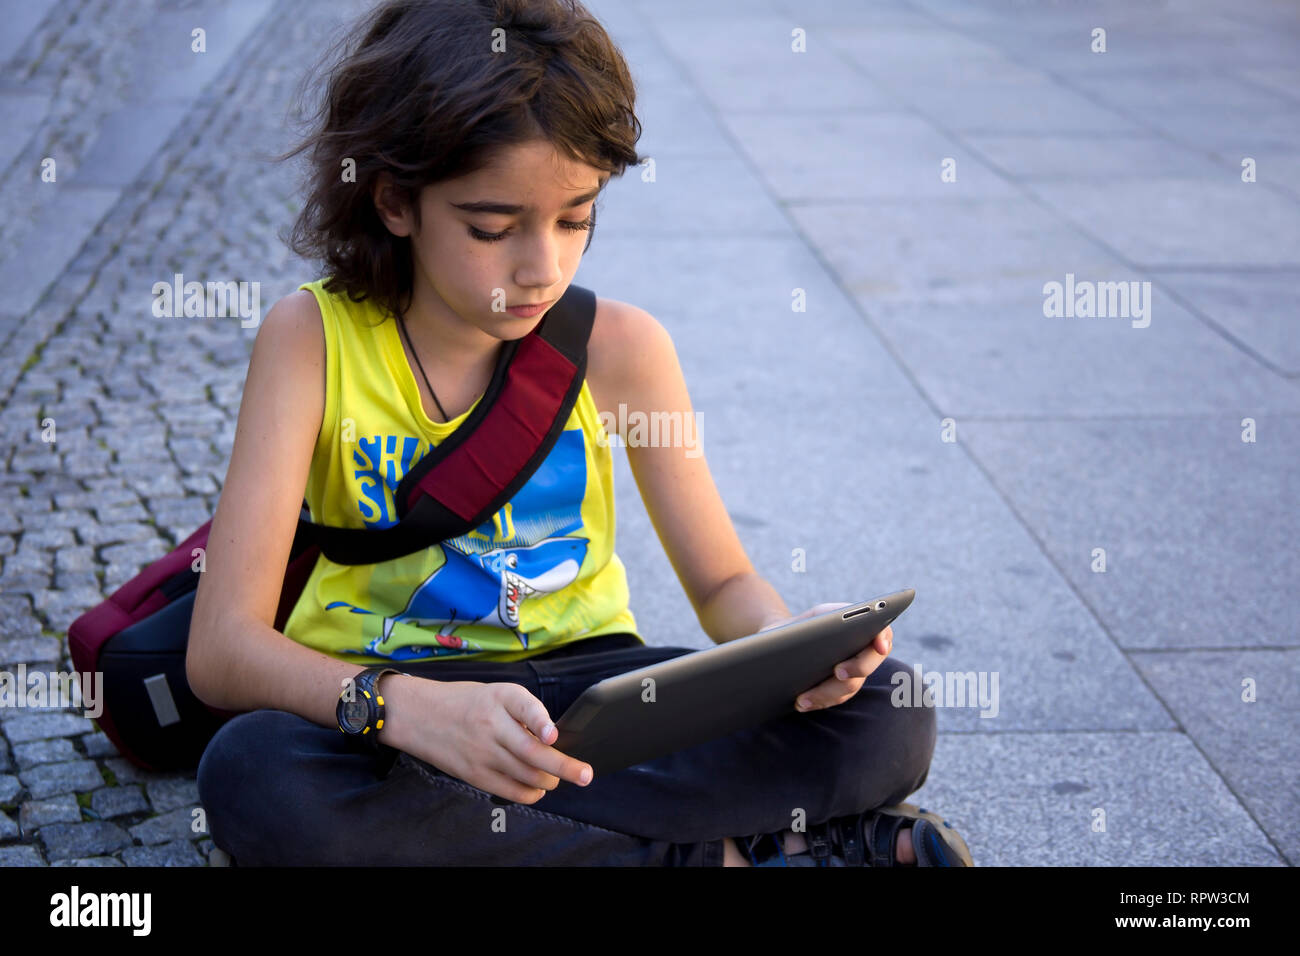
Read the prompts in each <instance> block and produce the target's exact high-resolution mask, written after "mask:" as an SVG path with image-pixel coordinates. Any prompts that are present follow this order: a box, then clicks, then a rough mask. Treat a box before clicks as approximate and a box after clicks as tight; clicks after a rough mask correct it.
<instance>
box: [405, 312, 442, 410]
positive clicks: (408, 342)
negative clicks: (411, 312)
mask: <svg viewBox="0 0 1300 956" xmlns="http://www.w3.org/2000/svg"><path fill="white" fill-rule="evenodd" d="M397 327H398V328H399V329H401V331H402V337H403V338H404V339H406V345H407V347H408V348H409V349H410V350H411V354H412V355H414V356H415V365H416V368H418V369H419V370H420V375H421V377H423V378H424V384H425V385H426V386H427V387H428V389H429V394H430V395H432V396H433V404H435V405H437V406H438V411H439V413H440V414H441V415H442V419H443V421H444V422H449V421H451V417H450V416H449V415H448V414H447V413H446V412H445V411H443V409H442V402H440V401H438V394H437V393H436V392H435V391H434V390H433V386H432V385H429V376H428V375H425V374H424V365H423V364H421V362H420V356H419V354H418V353H417V352H416V351H415V346H414V345H412V344H411V334H410V333H409V332H407V331H406V323H405V322H403V321H402V313H401V312H398V313H397Z"/></svg>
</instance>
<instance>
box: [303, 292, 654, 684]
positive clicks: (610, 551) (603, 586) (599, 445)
mask: <svg viewBox="0 0 1300 956" xmlns="http://www.w3.org/2000/svg"><path fill="white" fill-rule="evenodd" d="M324 281H325V280H324V279H320V280H317V281H315V282H308V283H304V284H303V285H301V286H299V288H300V289H310V290H311V292H312V293H313V294H314V295H315V296H316V302H317V303H318V304H319V306H320V311H321V318H322V321H323V323H324V329H325V365H326V371H325V379H326V381H325V414H324V418H323V420H322V422H321V429H320V434H319V436H318V437H317V440H316V448H315V452H314V453H313V456H312V461H311V469H310V472H309V473H308V478H307V488H306V495H305V497H306V499H307V504H308V507H309V508H310V509H311V520H312V521H314V522H318V523H321V524H327V525H337V526H340V527H350V528H385V527H388V526H389V525H392V524H396V523H397V520H398V516H397V509H396V498H395V495H396V491H397V486H398V483H399V482H400V481H401V480H402V478H403V476H404V475H405V474H406V472H407V471H408V470H409V469H410V468H411V467H412V466H413V465H414V464H415V463H416V462H417V461H418V460H419V459H420V458H421V456H423V455H424V454H425V453H427V452H428V451H429V450H430V449H431V448H433V447H434V446H436V445H438V444H439V443H440V442H441V441H442V440H443V439H445V438H446V437H447V436H448V435H450V434H451V433H452V432H454V431H455V430H456V428H457V427H458V426H459V425H460V424H461V423H462V422H463V421H464V420H465V419H466V418H467V417H468V416H469V414H470V412H471V411H473V409H474V407H477V405H478V402H477V401H476V402H475V403H474V406H471V408H470V409H469V410H467V411H466V412H465V413H464V414H463V415H460V416H459V417H457V418H454V419H452V420H451V421H449V422H435V421H433V420H432V419H430V418H429V417H428V415H426V414H425V411H424V408H423V407H422V405H421V404H420V393H419V390H418V388H417V386H416V381H415V375H414V373H413V372H412V370H411V366H410V365H409V364H408V362H407V359H406V355H405V353H404V352H403V350H402V342H401V338H400V333H399V332H398V329H397V324H396V322H395V321H394V320H393V318H392V317H391V316H388V315H387V314H386V313H384V312H382V311H381V310H380V309H379V308H378V307H377V306H376V305H375V304H374V300H373V299H367V300H366V301H365V302H353V301H351V300H350V299H349V298H348V296H347V294H346V293H343V292H339V293H337V294H332V293H329V292H326V291H325V289H324V288H323V286H324ZM616 632H626V633H630V634H634V635H636V636H637V637H638V638H639V639H640V637H641V636H640V634H639V633H637V630H636V621H635V619H634V618H633V616H632V612H631V610H630V609H629V608H628V587H627V575H626V571H625V568H624V566H623V563H622V561H620V560H619V558H618V555H617V554H615V553H614V480H613V464H612V461H611V459H610V449H609V442H608V438H607V436H606V432H605V429H604V426H603V425H601V423H600V420H599V419H598V418H597V413H596V406H595V403H594V402H593V401H592V398H591V391H590V389H589V388H588V387H587V383H586V382H583V384H582V390H581V392H580V393H579V395H578V401H577V403H576V404H575V405H574V407H573V411H572V412H571V413H570V415H569V419H568V421H567V422H566V423H565V429H564V431H563V432H561V433H560V437H559V440H558V441H556V443H555V446H554V447H553V448H552V449H551V452H550V454H549V455H548V456H547V458H546V459H545V461H543V462H542V464H541V466H540V467H539V468H538V469H537V471H536V472H534V473H533V475H532V476H531V477H530V478H529V479H528V481H527V483H526V484H524V486H523V487H522V488H520V489H519V491H518V492H517V493H516V494H515V495H514V497H513V498H511V499H510V500H509V501H508V502H506V504H505V506H504V507H503V508H501V509H500V510H499V511H498V512H497V513H496V514H495V515H493V517H492V518H491V519H490V520H489V521H487V522H485V523H484V524H482V525H480V526H479V527H478V528H475V529H474V530H473V531H470V532H469V533H468V534H465V535H463V536H461V537H459V538H453V539H451V540H449V541H446V542H443V543H442V544H441V545H437V544H435V545H433V546H431V547H429V548H427V549H425V550H423V551H417V552H415V553H414V554H408V555H405V556H404V557H400V558H395V559H393V560H391V561H385V562H382V563H379V564H360V565H343V564H335V563H334V562H332V561H330V560H329V559H328V558H326V557H325V556H324V555H321V556H320V557H319V558H318V559H317V562H316V566H315V568H314V569H313V570H312V573H311V576H310V577H309V578H308V580H307V583H306V585H305V587H304V588H303V592H302V595H301V596H300V597H299V599H298V602H297V604H296V605H295V606H294V609H293V611H292V613H291V614H290V615H289V618H288V620H287V621H286V622H285V626H284V633H285V634H286V635H287V636H288V637H290V638H292V639H293V640H295V641H297V642H298V643H300V644H305V645H306V646H308V647H313V648H316V649H317V650H320V651H323V652H325V653H328V654H332V655H334V656H336V657H339V658H341V659H343V660H347V661H355V662H357V663H361V664H380V663H386V662H393V661H399V662H400V661H410V660H431V659H435V658H436V659H456V658H472V659H474V660H487V661H512V660H521V659H523V658H527V657H532V656H533V655H535V654H539V653H541V652H543V651H548V650H553V649H554V648H556V647H559V646H561V645H563V644H568V643H571V642H573V641H578V640H583V639H585V638H590V637H596V636H597V635H600V634H611V633H616ZM642 643H643V644H644V643H645V641H644V639H642Z"/></svg>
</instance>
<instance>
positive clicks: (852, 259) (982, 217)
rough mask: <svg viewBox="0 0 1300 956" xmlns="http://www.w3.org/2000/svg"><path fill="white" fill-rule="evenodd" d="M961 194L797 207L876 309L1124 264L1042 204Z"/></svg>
mask: <svg viewBox="0 0 1300 956" xmlns="http://www.w3.org/2000/svg"><path fill="white" fill-rule="evenodd" d="M958 176H959V178H960V176H961V172H960V169H959V172H958ZM953 185H956V184H953ZM959 196H960V194H958V193H955V192H954V193H950V194H949V196H948V197H945V198H928V197H927V198H913V199H888V200H878V201H874V202H833V201H827V202H809V203H797V204H792V205H790V207H789V214H790V217H791V218H792V219H794V221H795V222H796V223H797V225H798V227H799V230H800V232H801V233H802V234H803V235H804V236H805V237H806V238H807V239H808V241H809V242H811V243H812V244H813V245H814V246H815V247H816V248H817V250H818V252H819V254H820V255H821V256H822V258H824V259H825V260H826V261H827V263H828V264H829V265H830V267H831V268H832V269H833V270H834V271H835V273H836V274H837V275H838V276H839V279H840V282H841V283H842V284H843V286H844V288H845V289H846V290H848V291H849V292H850V293H852V294H854V295H855V296H856V297H857V298H858V300H859V302H860V303H861V305H862V306H863V308H865V309H867V310H868V311H870V310H871V309H872V308H873V307H874V305H875V304H876V303H879V302H946V303H965V302H976V301H989V300H999V299H1012V298H1024V297H1026V296H1034V295H1038V296H1041V294H1042V288H1043V283H1044V282H1045V281H1048V278H1049V277H1055V278H1056V279H1057V281H1062V282H1063V281H1064V279H1065V273H1066V272H1067V271H1071V270H1073V271H1075V272H1076V273H1077V274H1079V275H1083V274H1085V273H1090V272H1094V271H1095V272H1096V273H1098V274H1105V275H1111V276H1117V275H1120V274H1121V273H1122V272H1123V271H1124V268H1123V266H1122V264H1121V263H1119V262H1118V261H1117V260H1116V259H1115V257H1114V256H1112V255H1111V254H1110V253H1109V252H1107V251H1106V250H1105V249H1104V248H1102V247H1101V246H1100V245H1099V244H1098V243H1096V242H1094V241H1093V240H1091V239H1089V238H1087V237H1086V236H1084V235H1083V234H1081V233H1080V232H1079V230H1078V229H1076V228H1074V226H1072V225H1071V224H1070V223H1069V222H1067V221H1065V220H1064V219H1062V218H1061V217H1060V216H1059V215H1057V214H1056V213H1055V212H1053V211H1052V210H1050V209H1047V208H1045V207H1044V206H1043V205H1042V204H1041V203H1038V202H1035V201H1033V200H1032V199H1027V198H1019V197H1002V198H997V199H965V198H959Z"/></svg>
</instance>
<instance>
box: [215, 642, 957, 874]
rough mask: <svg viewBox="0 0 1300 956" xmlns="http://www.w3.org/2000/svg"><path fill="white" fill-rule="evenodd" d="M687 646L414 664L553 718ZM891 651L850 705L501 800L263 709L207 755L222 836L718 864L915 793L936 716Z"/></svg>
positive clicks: (311, 848)
mask: <svg viewBox="0 0 1300 956" xmlns="http://www.w3.org/2000/svg"><path fill="white" fill-rule="evenodd" d="M692 650H693V649H692V648H685V647H643V646H641V644H640V643H639V642H638V641H637V639H636V638H635V637H634V636H632V635H629V634H617V635H613V634H611V635H601V636H598V637H594V638H590V639H588V640H584V641H580V642H577V643H575V644H571V645H568V646H567V647H563V648H559V649H558V650H555V651H551V652H549V653H546V654H540V655H538V656H536V657H533V658H531V659H529V660H526V661H515V662H508V663H499V662H490V661H482V662H475V661H437V662H422V663H411V662H403V664H402V666H401V669H402V670H404V671H405V672H407V673H410V674H416V675H418V676H422V677H430V678H434V679H437V680H446V681H456V680H472V681H482V682H489V681H513V682H516V683H519V684H522V685H523V686H524V687H526V688H528V690H529V691H530V692H531V693H532V694H534V695H535V696H536V697H537V698H538V699H539V700H541V702H542V703H543V704H544V705H545V706H546V709H547V712H548V713H549V714H550V715H551V718H552V719H553V720H556V719H559V717H560V715H561V714H563V713H564V711H565V709H566V708H567V707H568V706H569V705H570V704H571V703H572V702H573V701H574V700H576V699H577V697H578V696H579V695H580V694H581V693H582V691H583V690H584V689H586V688H587V687H589V686H590V685H591V684H594V683H595V682H597V681H599V680H602V679H604V678H605V677H609V676H612V675H614V674H621V673H623V672H625V671H629V670H634V669H636V668H638V667H644V666H646V665H647V664H652V663H655V662H657V661H662V660H667V659H668V658H672V657H677V656H679V655H681V654H689V653H691V652H692ZM899 670H903V671H909V672H910V670H911V668H910V667H909V665H907V664H903V663H900V662H898V661H897V660H895V659H894V658H892V657H890V658H886V659H885V661H884V662H883V663H882V664H881V665H880V666H879V667H878V668H877V669H876V670H875V672H874V673H873V674H872V675H871V676H870V677H869V678H867V682H866V683H865V684H864V685H863V687H862V689H861V690H860V691H859V692H858V693H857V694H856V695H855V696H854V697H852V698H851V699H850V700H848V701H846V702H845V703H843V704H841V705H839V706H837V707H831V708H829V709H826V710H819V711H813V712H811V713H806V714H802V713H799V712H798V711H795V710H794V706H793V704H794V702H793V701H791V711H790V713H789V714H788V715H786V716H784V717H779V718H777V719H776V720H772V721H769V722H768V723H766V724H763V725H761V726H758V727H754V728H751V729H749V730H745V731H739V732H736V733H734V734H730V735H728V736H726V737H720V738H718V739H716V740H712V741H708V742H706V743H702V744H698V745H696V746H694V747H690V748H687V749H685V750H680V751H678V752H676V753H673V754H670V755H668V756H666V757H661V758H659V759H657V760H653V761H647V762H645V763H642V764H637V765H636V766H633V767H628V768H627V769H625V770H620V771H618V772H616V773H610V774H605V775H597V777H596V779H595V780H594V781H593V782H592V783H591V784H589V785H588V786H586V787H578V786H575V785H572V784H569V783H564V782H562V783H561V784H560V786H558V787H557V788H556V789H555V790H553V791H551V792H549V793H547V794H546V795H545V796H544V797H542V798H541V799H540V800H539V801H538V802H536V803H534V804H516V803H507V804H505V805H499V804H498V803H496V802H493V801H492V799H491V795H490V794H488V793H486V792H485V791H483V790H479V789H478V788H477V787H473V786H471V785H469V784H467V783H465V782H464V781H462V780H460V779H458V778H456V777H452V776H449V775H448V774H445V773H443V772H442V771H441V770H438V769H437V768H435V767H433V766H431V765H429V764H427V763H425V762H424V761H422V760H419V759H417V758H414V757H412V756H411V755H410V754H407V753H404V752H402V751H398V750H395V749H393V748H391V747H383V746H381V747H380V748H379V750H378V752H377V753H368V752H365V751H363V750H361V749H359V748H358V747H357V745H355V744H353V743H352V742H351V741H349V740H348V739H347V738H345V737H344V736H343V735H342V734H341V733H339V731H338V730H337V729H336V728H327V727H322V726H320V725H319V724H316V723H314V722H312V721H310V720H307V719H305V718H303V717H299V716H297V715H296V714H291V713H287V712H284V711H279V710H257V711H253V712H251V713H246V714H241V715H240V716H238V717H236V718H234V719H232V720H231V721H229V722H228V723H226V724H225V725H224V726H223V727H222V728H221V729H220V731H218V733H217V735H216V736H215V737H214V738H213V739H212V741H211V743H210V744H209V745H208V748H207V750H206V751H205V752H204V754H203V759H202V761H201V763H200V764H199V772H198V787H199V800H200V802H201V804H202V805H203V807H204V809H205V811H206V814H207V821H208V827H209V830H210V832H211V834H212V839H213V842H214V843H215V845H216V846H218V847H220V848H221V849H223V850H225V851H226V852H228V853H229V854H230V855H231V856H233V857H234V858H235V861H236V863H237V864H238V865H240V866H330V865H362V866H366V865H395V866H475V865H487V866H491V865H515V866H540V865H558V866H565V865H570V866H590V865H605V866H721V865H722V848H723V839H724V838H725V837H729V836H739V835H743V834H752V833H765V832H776V831H780V830H784V829H788V828H789V827H790V825H791V823H792V822H793V821H794V820H795V816H794V814H795V813H796V812H797V811H798V810H800V809H802V811H803V819H804V820H805V821H806V822H807V823H810V824H811V823H820V822H823V821H825V820H828V819H830V818H831V817H837V816H844V815H846V814H851V813H858V812H860V811H864V810H870V809H873V808H875V807H879V806H885V805H888V804H892V803H898V802H900V801H902V800H903V799H905V798H906V797H907V795H908V794H910V793H912V792H913V791H915V790H918V789H920V787H921V786H922V784H924V783H925V778H926V774H927V773H928V772H929V767H930V758H931V756H932V755H933V752H934V742H935V712H934V709H933V708H927V707H894V706H892V704H891V703H890V695H891V692H892V691H893V689H894V685H893V684H891V683H890V677H891V675H893V674H894V673H895V672H896V671H899Z"/></svg>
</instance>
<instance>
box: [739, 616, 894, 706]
mask: <svg viewBox="0 0 1300 956" xmlns="http://www.w3.org/2000/svg"><path fill="white" fill-rule="evenodd" d="M852 603H853V602H852V601H845V602H841V603H839V604H818V605H815V606H814V607H810V608H809V609H808V610H806V611H804V612H803V613H801V614H796V615H794V617H790V618H787V619H786V620H784V621H774V622H773V623H771V624H768V625H767V626H766V627H762V628H759V633H762V632H763V631H766V630H768V629H769V628H773V627H780V626H781V625H783V624H789V623H791V622H793V621H798V620H802V619H803V618H806V617H816V616H817V615H818V614H825V613H826V612H827V611H834V610H835V609H836V608H841V607H850V606H851V605H852ZM893 646H894V629H893V627H891V626H888V625H887V626H886V627H885V629H884V630H883V631H881V632H880V633H879V634H877V635H876V637H875V639H874V640H873V641H872V642H871V643H870V644H868V645H867V646H866V647H865V648H863V649H862V650H861V651H859V652H858V653H857V654H856V655H854V656H853V657H850V658H849V659H848V660H847V661H842V662H841V663H839V664H837V665H835V675H836V676H832V677H830V678H828V679H826V680H824V681H822V682H821V683H820V684H818V685H817V686H816V687H814V688H812V689H811V690H807V691H804V692H803V693H802V694H800V695H799V700H798V701H796V702H795V709H796V710H800V711H805V712H806V711H810V710H821V709H824V708H827V707H835V706H837V705H839V704H842V703H844V702H845V701H846V700H848V699H849V698H851V697H852V696H853V695H854V694H856V693H857V692H858V691H859V690H861V689H862V685H863V684H865V683H866V680H867V678H868V677H869V676H871V673H872V671H874V670H875V669H876V668H877V667H879V666H880V664H881V662H882V661H883V660H884V659H885V658H886V657H888V656H889V652H890V650H891V649H892V648H893ZM840 674H843V675H844V676H843V677H840V676H838V675H840ZM803 702H807V703H808V705H809V706H807V707H803V706H800V704H801V703H803Z"/></svg>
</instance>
